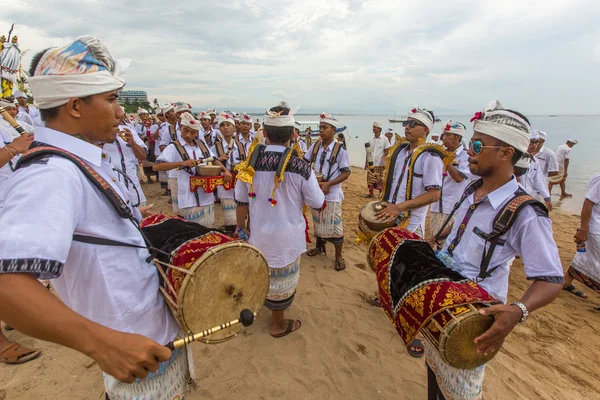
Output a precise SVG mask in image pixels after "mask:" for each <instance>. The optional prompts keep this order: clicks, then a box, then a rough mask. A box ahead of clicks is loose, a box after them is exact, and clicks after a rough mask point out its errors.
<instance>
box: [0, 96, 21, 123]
mask: <svg viewBox="0 0 600 400" xmlns="http://www.w3.org/2000/svg"><path fill="white" fill-rule="evenodd" d="M0 107H2V108H9V107H17V106H16V105H15V103H14V102H13V101H10V98H8V99H7V98H6V97H3V98H0ZM0 118H1V117H0Z"/></svg>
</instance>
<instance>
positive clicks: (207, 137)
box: [204, 129, 213, 146]
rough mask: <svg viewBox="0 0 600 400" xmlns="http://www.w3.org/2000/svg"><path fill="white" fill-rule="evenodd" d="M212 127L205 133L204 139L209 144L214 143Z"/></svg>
mask: <svg viewBox="0 0 600 400" xmlns="http://www.w3.org/2000/svg"><path fill="white" fill-rule="evenodd" d="M212 136H213V135H212V129H211V130H210V131H208V132H206V133H205V134H204V141H205V142H206V143H208V145H209V146H212V145H213V137H212Z"/></svg>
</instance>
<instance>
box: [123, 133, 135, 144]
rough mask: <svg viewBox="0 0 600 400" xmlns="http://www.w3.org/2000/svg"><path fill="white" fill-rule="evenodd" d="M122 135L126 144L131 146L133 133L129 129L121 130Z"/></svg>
mask: <svg viewBox="0 0 600 400" xmlns="http://www.w3.org/2000/svg"><path fill="white" fill-rule="evenodd" d="M123 136H124V137H125V141H126V142H127V144H128V145H130V146H133V134H132V133H131V131H130V130H129V129H125V130H123Z"/></svg>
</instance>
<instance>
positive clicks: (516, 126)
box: [471, 100, 531, 153]
mask: <svg viewBox="0 0 600 400" xmlns="http://www.w3.org/2000/svg"><path fill="white" fill-rule="evenodd" d="M471 122H473V130H474V131H475V132H480V133H483V134H485V135H488V136H491V137H493V138H496V139H498V140H500V141H502V142H504V143H506V144H508V145H509V146H512V147H514V148H515V149H516V150H518V151H520V152H521V153H525V152H526V151H527V148H528V147H529V132H530V131H531V126H530V125H529V122H528V121H527V120H526V119H524V118H523V117H522V116H521V115H519V114H517V113H515V112H514V111H510V110H506V109H505V108H504V107H503V106H502V104H500V102H499V101H498V100H492V101H491V102H489V103H488V105H487V106H486V107H485V109H484V110H483V111H478V112H476V113H475V115H474V116H473V118H471Z"/></svg>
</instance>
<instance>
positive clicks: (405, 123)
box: [402, 119, 425, 128]
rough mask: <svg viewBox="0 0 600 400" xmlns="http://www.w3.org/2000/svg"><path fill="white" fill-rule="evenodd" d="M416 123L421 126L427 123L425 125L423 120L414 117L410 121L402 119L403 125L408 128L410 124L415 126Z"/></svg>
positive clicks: (410, 126) (412, 126) (411, 126)
mask: <svg viewBox="0 0 600 400" xmlns="http://www.w3.org/2000/svg"><path fill="white" fill-rule="evenodd" d="M416 125H419V126H425V125H423V124H422V123H421V122H419V121H417V120H414V119H412V120H410V121H402V126H403V127H405V128H406V127H407V126H408V127H409V128H414V127H415V126H416Z"/></svg>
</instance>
